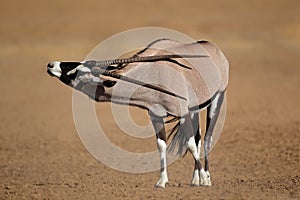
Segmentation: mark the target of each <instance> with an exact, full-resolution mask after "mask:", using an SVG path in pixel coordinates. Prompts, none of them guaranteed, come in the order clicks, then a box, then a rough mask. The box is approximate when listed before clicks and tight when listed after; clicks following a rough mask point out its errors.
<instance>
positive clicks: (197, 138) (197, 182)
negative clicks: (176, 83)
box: [191, 112, 201, 186]
mask: <svg viewBox="0 0 300 200" xmlns="http://www.w3.org/2000/svg"><path fill="white" fill-rule="evenodd" d="M191 118H192V123H193V130H194V133H195V143H196V147H197V154H198V157H199V158H200V149H201V133H200V131H201V130H200V128H199V127H200V124H199V113H198V112H194V113H191ZM191 185H194V186H199V185H200V175H199V169H198V167H197V162H196V161H195V165H194V173H193V178H192V183H191Z"/></svg>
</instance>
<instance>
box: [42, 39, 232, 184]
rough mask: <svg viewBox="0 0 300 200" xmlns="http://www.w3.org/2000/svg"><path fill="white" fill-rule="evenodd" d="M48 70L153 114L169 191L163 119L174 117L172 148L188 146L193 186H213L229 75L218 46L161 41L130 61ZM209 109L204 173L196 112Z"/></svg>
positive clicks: (95, 94) (97, 95)
mask: <svg viewBox="0 0 300 200" xmlns="http://www.w3.org/2000/svg"><path fill="white" fill-rule="evenodd" d="M47 70H48V73H49V74H50V75H51V76H56V77H58V78H59V79H60V80H61V81H62V82H64V83H65V84H67V85H69V86H71V87H73V88H75V89H77V90H79V91H81V92H83V93H85V94H86V95H88V96H89V97H91V98H93V99H94V100H96V101H98V102H103V101H107V102H112V103H118V104H125V105H132V106H138V107H140V108H143V109H147V110H148V111H149V115H150V118H151V121H152V124H153V127H154V130H155V132H156V136H157V146H158V150H159V154H160V159H161V175H160V179H159V181H158V182H157V184H156V186H157V187H165V185H166V183H167V182H168V175H167V162H166V151H167V145H166V140H167V137H166V131H165V122H164V118H166V117H168V116H173V117H174V118H175V119H177V120H178V129H177V135H178V136H179V135H181V137H174V138H173V140H172V141H171V143H173V144H174V143H176V142H178V141H176V138H177V140H180V141H179V143H177V144H179V145H184V146H186V147H187V149H188V150H189V151H190V152H191V153H192V155H193V157H194V159H195V166H194V173H193V178H192V185H204V186H210V185H211V179H210V173H209V163H208V153H209V151H210V147H211V142H212V134H213V130H214V127H215V124H216V121H217V119H218V116H219V112H220V108H221V105H222V103H223V99H224V93H225V90H226V87H227V84H228V73H229V64H228V61H227V59H226V57H225V56H224V54H223V53H222V52H221V50H220V49H219V48H218V47H216V46H215V45H214V44H212V43H210V42H207V41H200V42H195V43H191V44H181V43H178V42H176V41H173V40H169V39H160V40H156V41H154V42H152V43H151V44H149V45H148V47H147V48H145V49H144V50H142V51H140V52H139V53H137V54H136V55H134V56H133V57H131V58H128V59H116V60H108V61H85V62H51V63H49V64H48V66H47ZM205 108H207V119H206V133H205V137H204V153H205V158H204V159H205V166H204V168H203V167H202V165H201V162H200V148H201V133H200V129H199V114H198V113H199V111H200V110H202V109H205ZM174 130H175V129H174ZM179 149H183V148H179ZM178 153H182V152H178Z"/></svg>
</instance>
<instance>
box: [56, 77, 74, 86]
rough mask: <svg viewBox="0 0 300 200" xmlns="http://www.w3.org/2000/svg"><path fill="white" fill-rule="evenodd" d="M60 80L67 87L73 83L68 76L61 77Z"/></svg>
mask: <svg viewBox="0 0 300 200" xmlns="http://www.w3.org/2000/svg"><path fill="white" fill-rule="evenodd" d="M59 80H61V81H62V82H63V83H65V84H66V85H70V83H71V82H72V80H71V79H70V78H69V77H67V76H66V75H61V76H60V77H59Z"/></svg>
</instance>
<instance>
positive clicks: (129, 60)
mask: <svg viewBox="0 0 300 200" xmlns="http://www.w3.org/2000/svg"><path fill="white" fill-rule="evenodd" d="M201 57H208V56H207V55H178V54H170V55H155V56H144V57H140V56H133V57H130V58H120V59H114V60H102V61H95V60H88V61H85V62H84V63H82V64H83V65H84V66H85V67H90V68H92V67H107V66H109V65H115V64H128V63H134V62H154V61H163V60H166V61H170V59H172V58H201Z"/></svg>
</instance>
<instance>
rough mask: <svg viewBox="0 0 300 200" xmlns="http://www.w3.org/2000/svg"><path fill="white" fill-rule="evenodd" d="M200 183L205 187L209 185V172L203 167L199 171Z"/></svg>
mask: <svg viewBox="0 0 300 200" xmlns="http://www.w3.org/2000/svg"><path fill="white" fill-rule="evenodd" d="M200 185H201V186H205V187H210V186H211V180H210V174H209V172H208V171H204V170H203V169H202V170H201V171H200Z"/></svg>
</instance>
